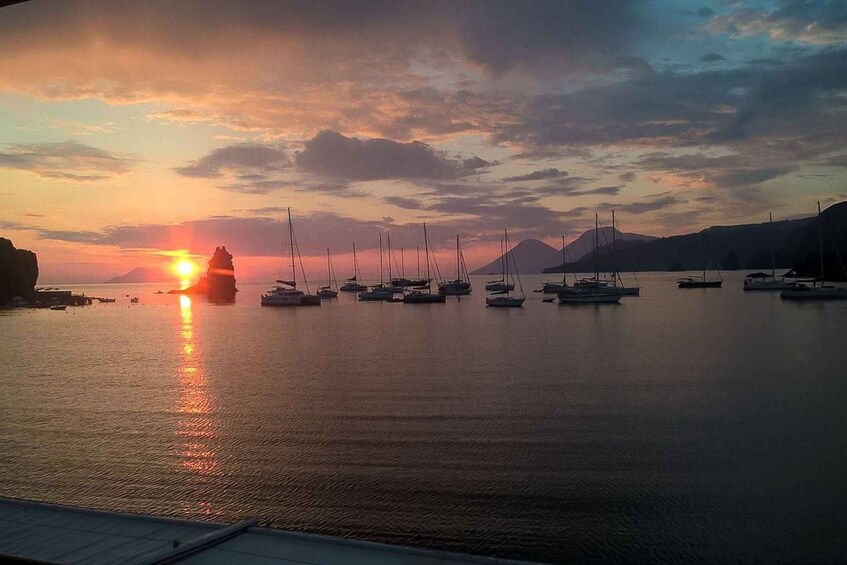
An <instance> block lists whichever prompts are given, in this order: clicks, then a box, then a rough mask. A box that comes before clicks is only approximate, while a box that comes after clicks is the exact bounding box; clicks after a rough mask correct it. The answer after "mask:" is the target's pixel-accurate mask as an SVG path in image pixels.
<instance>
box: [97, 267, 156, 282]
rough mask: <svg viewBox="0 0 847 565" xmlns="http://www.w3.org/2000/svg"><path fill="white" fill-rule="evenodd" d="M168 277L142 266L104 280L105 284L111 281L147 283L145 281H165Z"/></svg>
mask: <svg viewBox="0 0 847 565" xmlns="http://www.w3.org/2000/svg"><path fill="white" fill-rule="evenodd" d="M168 280H170V279H168V278H166V277H165V276H163V275H162V274H161V273H157V272H155V271H151V270H150V269H145V268H144V267H136V268H134V269H133V270H131V271H130V272H128V273H127V274H125V275H121V276H119V277H112V278H111V279H109V280H107V281H106V284H111V283H147V282H167V281H168Z"/></svg>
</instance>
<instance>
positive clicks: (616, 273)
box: [612, 210, 620, 288]
mask: <svg viewBox="0 0 847 565" xmlns="http://www.w3.org/2000/svg"><path fill="white" fill-rule="evenodd" d="M616 242H617V237H616V236H615V211H614V210H612V269H614V270H613V271H612V279H613V281H614V284H615V288H617V287H618V277H619V276H620V274H619V273H618V269H617V266H616V265H615V243H616Z"/></svg>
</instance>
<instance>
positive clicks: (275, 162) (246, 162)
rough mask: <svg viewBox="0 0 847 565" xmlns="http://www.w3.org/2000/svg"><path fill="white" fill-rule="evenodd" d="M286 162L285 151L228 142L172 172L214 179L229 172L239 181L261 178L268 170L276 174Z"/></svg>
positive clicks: (264, 146)
mask: <svg viewBox="0 0 847 565" xmlns="http://www.w3.org/2000/svg"><path fill="white" fill-rule="evenodd" d="M288 165H290V161H289V159H288V157H287V156H286V154H285V152H284V151H283V150H281V149H278V148H274V147H268V146H266V145H255V144H244V145H230V146H227V147H221V148H219V149H215V150H214V151H212V152H211V153H209V154H208V155H205V156H204V157H201V158H200V159H198V160H197V161H194V162H192V163H191V164H189V165H186V166H184V167H178V168H176V169H175V170H176V172H177V173H179V174H181V175H183V176H186V177H200V178H217V177H221V176H223V174H224V172H227V171H231V172H235V173H236V174H238V175H239V177H240V178H241V180H251V181H263V180H265V179H266V175H267V174H268V173H277V172H279V171H281V170H282V169H284V168H285V167H287V166H288Z"/></svg>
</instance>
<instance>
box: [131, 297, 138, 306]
mask: <svg viewBox="0 0 847 565" xmlns="http://www.w3.org/2000/svg"><path fill="white" fill-rule="evenodd" d="M129 301H130V302H131V303H132V304H138V297H137V296H135V297H133V298H130V299H129Z"/></svg>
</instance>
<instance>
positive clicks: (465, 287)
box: [438, 234, 471, 296]
mask: <svg viewBox="0 0 847 565" xmlns="http://www.w3.org/2000/svg"><path fill="white" fill-rule="evenodd" d="M463 277H464V278H463ZM438 292H440V293H441V294H445V295H450V296H464V295H467V294H470V293H471V281H470V277H469V276H468V268H467V266H466V265H465V258H464V256H463V255H462V248H461V246H460V245H459V236H458V234H457V235H456V279H455V280H452V281H444V283H442V284H441V285H439V286H438Z"/></svg>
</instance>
